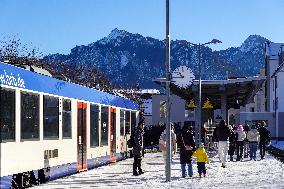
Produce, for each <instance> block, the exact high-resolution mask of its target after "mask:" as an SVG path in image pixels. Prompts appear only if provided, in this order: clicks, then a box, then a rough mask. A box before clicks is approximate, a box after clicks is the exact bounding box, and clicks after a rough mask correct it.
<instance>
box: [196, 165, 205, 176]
mask: <svg viewBox="0 0 284 189" xmlns="http://www.w3.org/2000/svg"><path fill="white" fill-rule="evenodd" d="M197 170H198V173H199V175H200V174H201V173H203V174H206V167H205V162H197Z"/></svg>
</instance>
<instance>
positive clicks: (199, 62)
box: [198, 43, 202, 145]
mask: <svg viewBox="0 0 284 189" xmlns="http://www.w3.org/2000/svg"><path fill="white" fill-rule="evenodd" d="M198 69H199V70H198V71H199V102H198V106H199V129H198V144H199V145H200V144H201V125H202V102H201V100H202V96H201V45H200V43H199V44H198Z"/></svg>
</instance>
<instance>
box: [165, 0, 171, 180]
mask: <svg viewBox="0 0 284 189" xmlns="http://www.w3.org/2000/svg"><path fill="white" fill-rule="evenodd" d="M169 14H170V0H166V95H167V112H166V137H167V140H166V148H167V158H166V167H165V174H166V182H170V181H171V146H172V145H171V126H170V115H171V114H170V80H171V78H170V71H171V70H170V20H169V19H170V17H169Z"/></svg>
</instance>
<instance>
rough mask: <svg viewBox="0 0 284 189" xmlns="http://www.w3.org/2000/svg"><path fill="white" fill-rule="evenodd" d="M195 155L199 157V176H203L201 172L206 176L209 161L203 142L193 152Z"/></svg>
mask: <svg viewBox="0 0 284 189" xmlns="http://www.w3.org/2000/svg"><path fill="white" fill-rule="evenodd" d="M193 156H194V157H196V158H197V169H198V173H199V177H200V178H201V174H202V173H203V176H204V177H205V176H206V167H205V163H209V159H208V155H207V153H206V151H205V149H204V145H203V143H201V144H200V146H199V147H198V148H197V150H196V151H195V152H194V153H193Z"/></svg>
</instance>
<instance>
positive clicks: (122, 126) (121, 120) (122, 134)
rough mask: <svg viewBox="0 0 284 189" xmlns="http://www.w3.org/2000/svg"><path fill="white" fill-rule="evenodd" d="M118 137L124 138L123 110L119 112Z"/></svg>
mask: <svg viewBox="0 0 284 189" xmlns="http://www.w3.org/2000/svg"><path fill="white" fill-rule="evenodd" d="M120 136H124V110H120Z"/></svg>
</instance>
